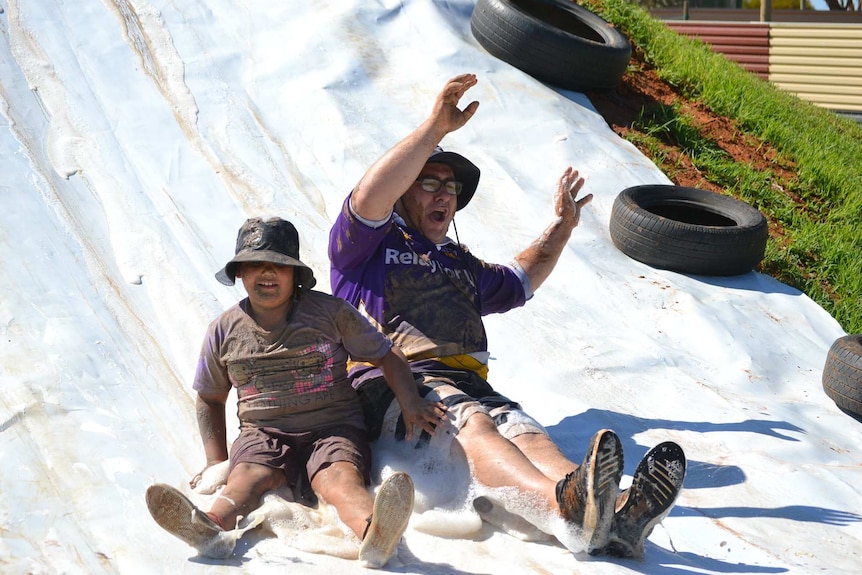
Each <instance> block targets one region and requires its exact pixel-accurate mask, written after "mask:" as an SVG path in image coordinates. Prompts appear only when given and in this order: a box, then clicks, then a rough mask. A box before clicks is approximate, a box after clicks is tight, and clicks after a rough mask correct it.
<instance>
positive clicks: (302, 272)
mask: <svg viewBox="0 0 862 575" xmlns="http://www.w3.org/2000/svg"><path fill="white" fill-rule="evenodd" d="M236 277H238V278H241V279H242V283H243V287H244V288H245V291H246V292H247V294H248V297H246V298H244V299H243V300H241V301H240V302H238V303H237V304H235V305H234V306H232V307H231V308H229V309H228V310H227V311H225V312H223V313H222V314H221V315H219V317H217V318H216V319H215V320H214V321H213V322H212V323H211V324H210V326H209V328H208V329H207V333H206V337H205V339H204V343H203V346H202V349H201V355H200V360H199V362H198V367H197V370H196V373H195V380H194V389H195V390H196V391H197V403H196V409H197V417H198V425H199V427H200V433H201V438H202V439H203V444H204V451H205V453H206V459H207V467H209V466H212V465H215V464H217V463H220V462H223V461H226V460H228V451H227V444H226V439H225V438H226V428H225V402H226V400H227V398H228V394H229V392H230V391H231V389H232V388H235V389H236V393H237V412H238V416H239V421H240V434H239V437H238V438H237V439H236V441H234V443H233V444H232V446H231V451H230V471H229V474H228V478H227V484H226V485H225V487H224V489H223V490H222V491H221V493H220V494H219V496H218V497H217V498H216V500H215V502H214V503H213V505H212V508H211V509H210V511H209V512H207V513H203V512H201V511H200V510H199V509H197V508H196V507H195V506H194V504H193V503H192V502H191V501H189V500H188V498H186V497H185V496H184V495H183V494H182V493H181V492H180V491H179V490H177V489H174V488H173V487H170V486H168V485H164V484H156V485H154V486H151V487H150V488H149V489H148V490H147V505H148V507H149V510H150V513H151V514H152V515H153V518H154V519H155V520H156V522H158V524H159V525H161V526H162V527H163V528H164V529H166V530H167V531H169V532H170V533H172V534H173V535H175V536H177V537H178V538H180V539H182V540H183V541H185V542H186V543H188V544H189V545H191V546H193V547H195V548H196V549H197V550H198V551H199V552H200V553H201V554H203V555H208V556H210V557H226V556H228V555H230V554H231V553H232V552H233V548H234V544H235V541H236V538H235V537H231V536H227V535H225V533H226V532H227V531H230V530H233V528H234V527H235V526H236V523H237V521H238V519H239V517H240V516H243V515H247V514H248V513H249V512H250V511H252V510H254V509H255V508H256V507H258V505H259V504H260V501H261V497H262V496H263V495H264V493H266V492H267V491H270V490H274V489H279V488H281V487H283V486H285V485H291V486H295V485H296V484H297V483H299V482H303V483H309V482H310V486H311V488H312V489H313V491H314V493H315V494H317V495H318V496H320V497H321V498H322V499H324V500H325V501H326V502H327V503H328V504H330V505H332V506H333V507H334V508H335V510H336V512H337V513H338V517H339V518H340V519H341V521H342V522H343V523H344V524H345V525H347V526H348V527H349V528H350V529H351V530H352V531H353V532H354V533H355V534H356V536H357V538H358V539H359V540H360V541H361V542H362V543H361V546H360V548H359V560H360V561H361V562H362V563H363V564H364V565H365V566H367V567H373V568H379V567H382V566H383V565H384V564H385V563H386V562H387V561H388V560H389V559H390V558H391V557H392V556H393V555H394V553H395V549H396V545H397V543H398V541H399V540H400V539H401V535H402V533H403V532H404V530H405V529H406V527H407V523H408V520H409V518H410V514H411V513H412V509H413V482H412V480H411V479H410V477H409V476H408V475H407V474H405V473H394V474H392V475H390V476H389V477H388V478H387V479H386V481H384V482H383V484H382V486H381V487H380V489H379V490H378V492H377V496H376V499H373V500H372V498H371V495H370V494H369V492H368V489H367V484H368V482H369V468H370V463H371V461H370V460H371V451H370V447H369V443H368V437H367V433H366V430H365V427H364V421H363V416H362V408H361V406H360V404H359V400H358V398H357V396H356V393H355V392H354V390H353V389H352V387H351V385H350V382H349V380H348V378H347V360H348V355H349V356H350V357H351V358H353V359H355V360H358V361H364V362H369V363H370V364H371V365H374V366H375V367H376V368H378V369H380V370H382V372H383V374H384V375H385V380H386V381H387V382H388V383H389V385H390V386H391V388H390V389H391V390H392V392H393V394H394V395H395V397H396V398H397V401H398V403H399V405H400V406H401V409H402V410H403V412H404V418H405V422H409V423H408V425H410V426H411V428H412V427H413V426H417V427H418V429H422V430H424V432H426V433H433V432H434V426H435V425H436V424H437V423H439V422H440V418H441V417H442V416H443V413H444V411H445V408H444V407H443V406H442V405H439V404H436V403H435V402H432V401H428V400H424V399H421V398H420V397H419V394H418V393H417V389H416V385H415V382H414V380H413V377H412V376H411V373H410V369H409V367H408V366H407V363H406V362H405V361H404V359H403V358H402V357H400V356H399V355H397V354H396V353H394V352H393V351H392V349H391V343H390V342H389V340H387V339H386V338H385V337H384V336H383V335H381V334H380V333H379V332H378V331H377V330H376V329H375V328H374V327H373V326H372V325H371V324H369V323H368V321H367V320H366V319H365V318H363V317H362V316H361V315H360V314H359V313H358V312H357V311H356V309H355V308H353V307H352V306H350V305H349V304H348V303H347V302H345V301H343V300H340V299H338V298H334V297H332V296H330V295H327V294H323V293H320V292H315V291H311V288H312V287H313V286H314V284H315V279H314V274H313V273H312V271H311V269H310V268H308V267H307V266H306V265H305V264H303V263H302V262H301V261H300V260H299V237H298V234H297V232H296V229H295V228H294V227H293V225H292V224H291V223H290V222H288V221H286V220H283V219H280V218H272V219H267V220H263V219H260V218H252V219H249V220H247V221H246V222H245V223H244V224H243V226H242V227H241V228H240V231H239V235H238V238H237V244H236V255H235V256H234V258H233V259H232V260H230V261H229V262H228V263H227V265H226V266H225V267H224V268H223V269H222V270H221V271H219V272H218V273H217V274H216V278H218V280H219V281H220V282H222V283H224V284H226V285H233V284H234V279H235V278H236ZM202 474H203V472H201V474H198V475H197V476H196V477H195V478H194V479H193V480H192V481H191V486H192V487H195V484H196V483H197V482H198V481H199V480H200V478H201V476H202Z"/></svg>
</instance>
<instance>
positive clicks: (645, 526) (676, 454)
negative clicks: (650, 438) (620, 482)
mask: <svg viewBox="0 0 862 575" xmlns="http://www.w3.org/2000/svg"><path fill="white" fill-rule="evenodd" d="M685 467H686V461H685V454H684V453H683V451H682V448H681V447H680V446H679V445H677V444H676V443H673V442H671V441H668V442H665V443H660V444H659V445H657V446H655V447H654V448H653V449H651V450H650V451H649V453H647V455H646V457H644V458H643V459H642V460H641V462H640V463H639V464H638V467H637V469H636V470H635V474H634V478H633V480H632V487H631V488H630V491H629V494H628V497H627V499H626V502H625V504H624V505H623V507H622V508H621V509H620V510H619V511H618V512H617V513H616V515H615V516H614V527H613V529H612V534H611V539H610V542H609V543H608V546H607V549H606V553H607V554H608V555H613V556H616V557H636V558H640V557H643V555H644V540H646V538H647V537H648V536H649V534H650V533H651V532H652V530H653V528H654V527H655V526H656V525H658V524H659V523H661V522H662V521H663V520H664V518H665V517H667V515H668V513H670V510H671V508H672V507H673V504H674V502H675V501H676V498H677V497H678V496H679V492H680V490H681V489H682V484H683V481H684V479H685ZM638 512H640V514H639V515H638V516H637V517H631V514H633V513H638Z"/></svg>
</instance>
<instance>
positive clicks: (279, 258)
mask: <svg viewBox="0 0 862 575" xmlns="http://www.w3.org/2000/svg"><path fill="white" fill-rule="evenodd" d="M242 262H271V263H274V264H280V265H284V266H294V267H296V268H297V269H296V280H297V285H298V286H299V287H300V288H301V289H311V288H312V287H314V284H316V283H317V280H315V279H314V272H312V271H311V268H310V267H308V266H307V265H305V264H304V263H302V262H301V261H300V260H299V234H298V233H297V232H296V228H295V227H293V224H291V223H290V222H289V221H287V220H283V219H281V218H269V219H266V220H264V219H262V218H249V219H247V220H246V221H245V223H244V224H243V225H242V227H241V228H240V229H239V234H238V235H237V238H236V255H234V257H233V259H232V260H230V261H229V262H228V263H227V264H226V265H225V266H224V267H223V268H222V269H220V270H219V271H218V272H217V273H216V275H215V277H216V279H217V280H218V281H220V282H221V283H223V284H224V285H228V286H232V285H234V282H235V281H236V271H237V268H238V267H239V264H241V263H242Z"/></svg>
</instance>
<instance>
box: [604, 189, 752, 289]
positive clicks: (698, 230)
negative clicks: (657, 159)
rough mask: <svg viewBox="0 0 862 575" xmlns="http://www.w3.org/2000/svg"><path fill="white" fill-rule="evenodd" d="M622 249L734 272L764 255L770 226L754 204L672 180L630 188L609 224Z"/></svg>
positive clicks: (681, 267) (672, 265) (699, 269)
mask: <svg viewBox="0 0 862 575" xmlns="http://www.w3.org/2000/svg"><path fill="white" fill-rule="evenodd" d="M610 232H611V239H612V240H613V242H614V245H615V246H617V248H618V249H619V250H620V251H621V252H623V253H624V254H626V255H627V256H629V257H630V258H632V259H635V260H637V261H639V262H642V263H645V264H647V265H650V266H652V267H655V268H660V269H667V270H672V271H677V272H681V273H688V274H696V275H707V276H733V275H739V274H744V273H746V272H749V271H751V270H752V269H754V268H755V267H756V266H757V264H758V263H760V261H761V260H762V259H763V254H764V252H765V250H766V240H767V238H768V236H769V230H768V229H767V225H766V218H764V217H763V214H761V213H760V212H759V211H758V210H757V209H755V208H754V207H752V206H750V205H748V204H746V203H745V202H742V201H740V200H737V199H735V198H732V197H730V196H725V195H722V194H717V193H715V192H709V191H707V190H701V189H698V188H686V187H682V186H671V185H645V186H633V187H631V188H626V189H625V190H623V191H622V192H620V194H619V195H618V196H617V198H616V200H614V205H613V209H612V211H611V223H610Z"/></svg>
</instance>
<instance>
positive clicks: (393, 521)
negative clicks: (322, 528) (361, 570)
mask: <svg viewBox="0 0 862 575" xmlns="http://www.w3.org/2000/svg"><path fill="white" fill-rule="evenodd" d="M412 513H413V480H412V479H411V478H410V476H409V475H407V474H406V473H402V472H396V473H393V474H392V475H390V476H389V477H387V478H386V480H385V481H384V482H383V484H382V485H381V486H380V489H378V491H377V495H376V496H375V497H374V510H373V511H372V514H371V523H370V524H369V525H368V529H366V531H365V536H364V537H363V538H362V545H361V546H360V547H359V561H360V562H361V563H362V565H363V566H364V567H370V568H372V569H379V568H380V567H383V566H384V565H386V562H387V561H389V560H390V559H391V558H392V557H393V556H394V555H395V548H396V547H397V546H398V542H399V541H401V536H402V535H403V534H404V531H405V530H406V529H407V523H408V522H409V521H410V515H411V514H412Z"/></svg>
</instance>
